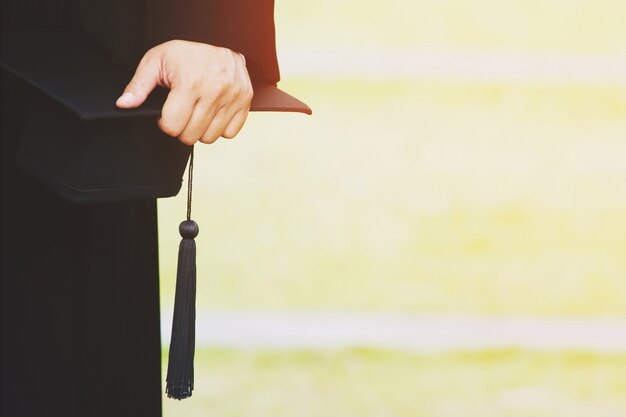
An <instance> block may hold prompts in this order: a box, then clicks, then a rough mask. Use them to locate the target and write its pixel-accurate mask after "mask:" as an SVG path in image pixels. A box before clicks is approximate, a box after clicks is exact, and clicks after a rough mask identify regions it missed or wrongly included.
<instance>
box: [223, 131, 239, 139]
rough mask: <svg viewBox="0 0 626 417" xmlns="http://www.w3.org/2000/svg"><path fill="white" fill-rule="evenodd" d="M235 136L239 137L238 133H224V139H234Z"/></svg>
mask: <svg viewBox="0 0 626 417" xmlns="http://www.w3.org/2000/svg"><path fill="white" fill-rule="evenodd" d="M235 136H237V132H236V131H234V130H231V129H226V130H225V131H224V133H222V137H223V138H224V139H234V138H235Z"/></svg>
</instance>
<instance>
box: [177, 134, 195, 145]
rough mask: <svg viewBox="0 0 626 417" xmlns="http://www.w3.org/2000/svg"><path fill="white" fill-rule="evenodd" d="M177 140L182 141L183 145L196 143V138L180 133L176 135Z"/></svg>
mask: <svg viewBox="0 0 626 417" xmlns="http://www.w3.org/2000/svg"><path fill="white" fill-rule="evenodd" d="M178 140H179V141H181V142H182V143H184V144H185V145H193V144H194V143H196V139H194V138H192V137H191V136H187V135H180V136H179V137H178Z"/></svg>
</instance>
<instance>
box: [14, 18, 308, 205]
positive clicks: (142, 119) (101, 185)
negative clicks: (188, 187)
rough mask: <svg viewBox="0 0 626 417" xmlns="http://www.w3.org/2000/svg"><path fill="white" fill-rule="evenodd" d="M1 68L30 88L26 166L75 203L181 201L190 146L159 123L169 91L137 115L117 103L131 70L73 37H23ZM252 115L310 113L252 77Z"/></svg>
mask: <svg viewBox="0 0 626 417" xmlns="http://www.w3.org/2000/svg"><path fill="white" fill-rule="evenodd" d="M2 69H3V70H6V71H8V72H10V73H12V74H13V75H15V76H17V77H18V78H19V79H21V80H22V81H24V82H26V83H27V84H29V85H30V86H31V87H32V88H31V90H33V101H32V105H31V106H30V107H29V111H28V116H27V122H26V123H25V128H24V130H23V132H22V138H21V146H20V148H19V151H18V155H17V158H18V164H19V165H20V167H21V168H23V169H24V170H26V171H28V172H29V173H30V174H32V175H34V176H35V177H36V178H38V179H39V180H40V181H42V182H44V183H46V184H48V185H49V186H50V187H52V188H53V189H54V190H56V191H57V192H58V193H60V194H61V195H63V196H64V197H66V198H68V199H69V200H71V201H73V202H75V203H90V202H101V201H115V200H123V199H130V198H157V197H170V196H173V195H176V194H177V193H178V191H179V190H180V187H181V183H182V175H183V172H184V170H185V166H186V164H187V160H188V158H189V154H190V151H191V147H189V146H186V145H183V144H182V143H180V142H179V141H178V140H176V139H173V138H171V137H169V136H167V135H165V134H163V133H162V132H161V131H160V130H159V129H158V128H157V126H156V123H155V120H156V118H157V117H158V116H159V115H160V113H161V108H162V105H163V103H164V101H165V98H166V97H167V91H166V90H164V89H161V88H157V90H155V91H154V92H153V93H152V94H151V95H150V96H149V98H148V99H147V101H146V102H145V103H144V104H143V105H142V106H141V107H139V108H137V109H128V110H121V109H118V108H117V107H116V106H115V101H116V99H117V97H118V96H119V95H120V93H121V91H123V89H124V87H125V86H126V84H127V83H128V81H130V79H131V78H132V71H129V69H128V68H126V67H125V66H123V65H121V64H119V63H118V62H116V61H115V60H113V59H111V58H110V57H109V56H107V54H106V53H103V52H102V51H100V50H98V49H96V48H94V46H93V45H92V44H90V43H89V41H88V40H86V39H85V38H81V37H76V36H72V34H71V33H64V32H58V31H57V32H55V31H37V30H31V31H25V32H24V33H22V34H21V36H20V39H19V41H18V42H15V41H14V40H13V41H12V42H4V39H3V45H2ZM253 89H254V98H253V100H252V104H251V110H252V111H283V112H303V113H307V114H310V113H311V109H310V108H309V107H308V106H307V105H306V104H304V103H302V102H301V101H299V100H298V99H296V98H295V97H292V96H290V95H289V94H287V93H285V92H283V91H281V90H280V89H278V88H277V87H276V84H275V83H272V82H271V81H270V82H268V81H267V80H264V79H263V78H256V79H255V78H253Z"/></svg>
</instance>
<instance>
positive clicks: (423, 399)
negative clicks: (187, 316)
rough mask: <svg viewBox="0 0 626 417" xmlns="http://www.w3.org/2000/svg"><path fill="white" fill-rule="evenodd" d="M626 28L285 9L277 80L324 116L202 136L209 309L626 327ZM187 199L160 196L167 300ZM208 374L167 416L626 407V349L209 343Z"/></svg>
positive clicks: (552, 7) (403, 6) (569, 5)
mask: <svg viewBox="0 0 626 417" xmlns="http://www.w3.org/2000/svg"><path fill="white" fill-rule="evenodd" d="M625 22H626V2H623V1H621V0H597V1H571V0H570V1H566V0H542V1H539V0H527V1H521V0H518V1H496V0H481V1H474V2H464V1H461V0H447V1H438V2H425V1H400V0H390V1H387V2H359V1H356V0H335V1H333V2H303V1H291V2H287V1H279V2H277V4H276V24H277V45H278V54H279V61H280V63H281V70H282V79H283V81H281V83H280V86H281V88H283V89H284V90H286V91H288V92H290V93H292V94H293V95H295V96H297V97H299V98H301V99H302V100H304V101H305V102H307V103H308V104H309V105H310V106H311V107H312V108H313V111H314V114H313V116H312V117H308V116H304V115H298V114H270V113H256V114H251V115H250V117H249V119H248V123H247V124H246V126H245V127H244V130H243V131H242V132H241V133H240V134H239V136H238V137H237V139H236V140H232V141H227V140H220V141H218V142H217V143H215V144H213V145H210V146H197V147H196V148H197V149H196V158H197V159H196V166H195V184H194V206H193V209H194V217H195V218H196V220H197V221H198V223H199V224H200V228H201V233H200V236H199V237H198V238H197V244H198V248H199V254H198V270H199V277H198V309H201V310H214V309H217V310H219V309H226V310H242V311H254V310H272V311H275V310H279V311H284V312H285V314H286V315H288V314H289V311H294V310H303V309H304V310H313V311H318V310H319V311H337V310H339V311H352V312H361V311H362V312H402V313H415V314H421V313H426V314H456V315H469V316H474V315H479V316H480V315H488V316H503V317H505V316H536V317H546V316H558V317H563V316H566V317H567V316H571V317H573V316H576V317H612V318H616V317H617V318H624V319H626V71H625V70H626V23H625ZM185 203H186V201H185V198H184V195H182V193H181V195H179V196H178V197H177V198H172V199H166V200H160V201H159V231H160V232H159V233H160V237H159V243H160V251H161V275H162V277H161V286H162V289H161V292H162V304H163V306H164V307H165V308H166V309H167V308H168V307H171V306H172V305H173V299H174V279H175V264H176V253H177V246H178V243H179V239H180V237H179V236H178V233H177V230H178V223H179V222H180V221H181V220H182V219H183V217H184V214H185ZM163 357H164V360H165V359H166V357H167V355H166V352H165V353H164V356H163ZM196 373H197V374H198V375H197V377H196V379H197V381H196V391H195V392H194V396H193V397H192V398H191V399H189V400H185V401H183V402H176V401H171V400H164V406H165V415H166V416H170V417H176V416H189V415H209V416H272V417H282V416H333V415H337V416H342V417H349V416H359V417H367V416H468V415H472V416H564V415H567V416H579V415H580V416H590V415H593V416H616V417H617V416H620V417H621V416H624V415H626V414H625V413H626V352H621V353H620V352H615V353H610V354H609V353H602V352H574V351H562V352H555V351H549V352H548V351H546V352H542V351H529V350H524V349H507V350H495V351H494V350H488V349H486V350H484V351H476V350H471V351H455V352H441V353H432V354H418V353H410V352H401V351H381V350H375V349H369V348H368V347H361V348H354V349H346V350H339V351H335V350H318V351H316V350H302V351H300V350H284V351H259V350H254V349H246V350H239V349H223V348H216V347H199V353H198V357H197V359H196Z"/></svg>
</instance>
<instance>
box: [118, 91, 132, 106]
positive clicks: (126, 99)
mask: <svg viewBox="0 0 626 417" xmlns="http://www.w3.org/2000/svg"><path fill="white" fill-rule="evenodd" d="M133 97H134V94H133V93H131V92H130V91H127V92H125V93H124V94H122V95H121V96H120V98H118V99H117V104H130V103H131V102H132V101H133Z"/></svg>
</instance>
